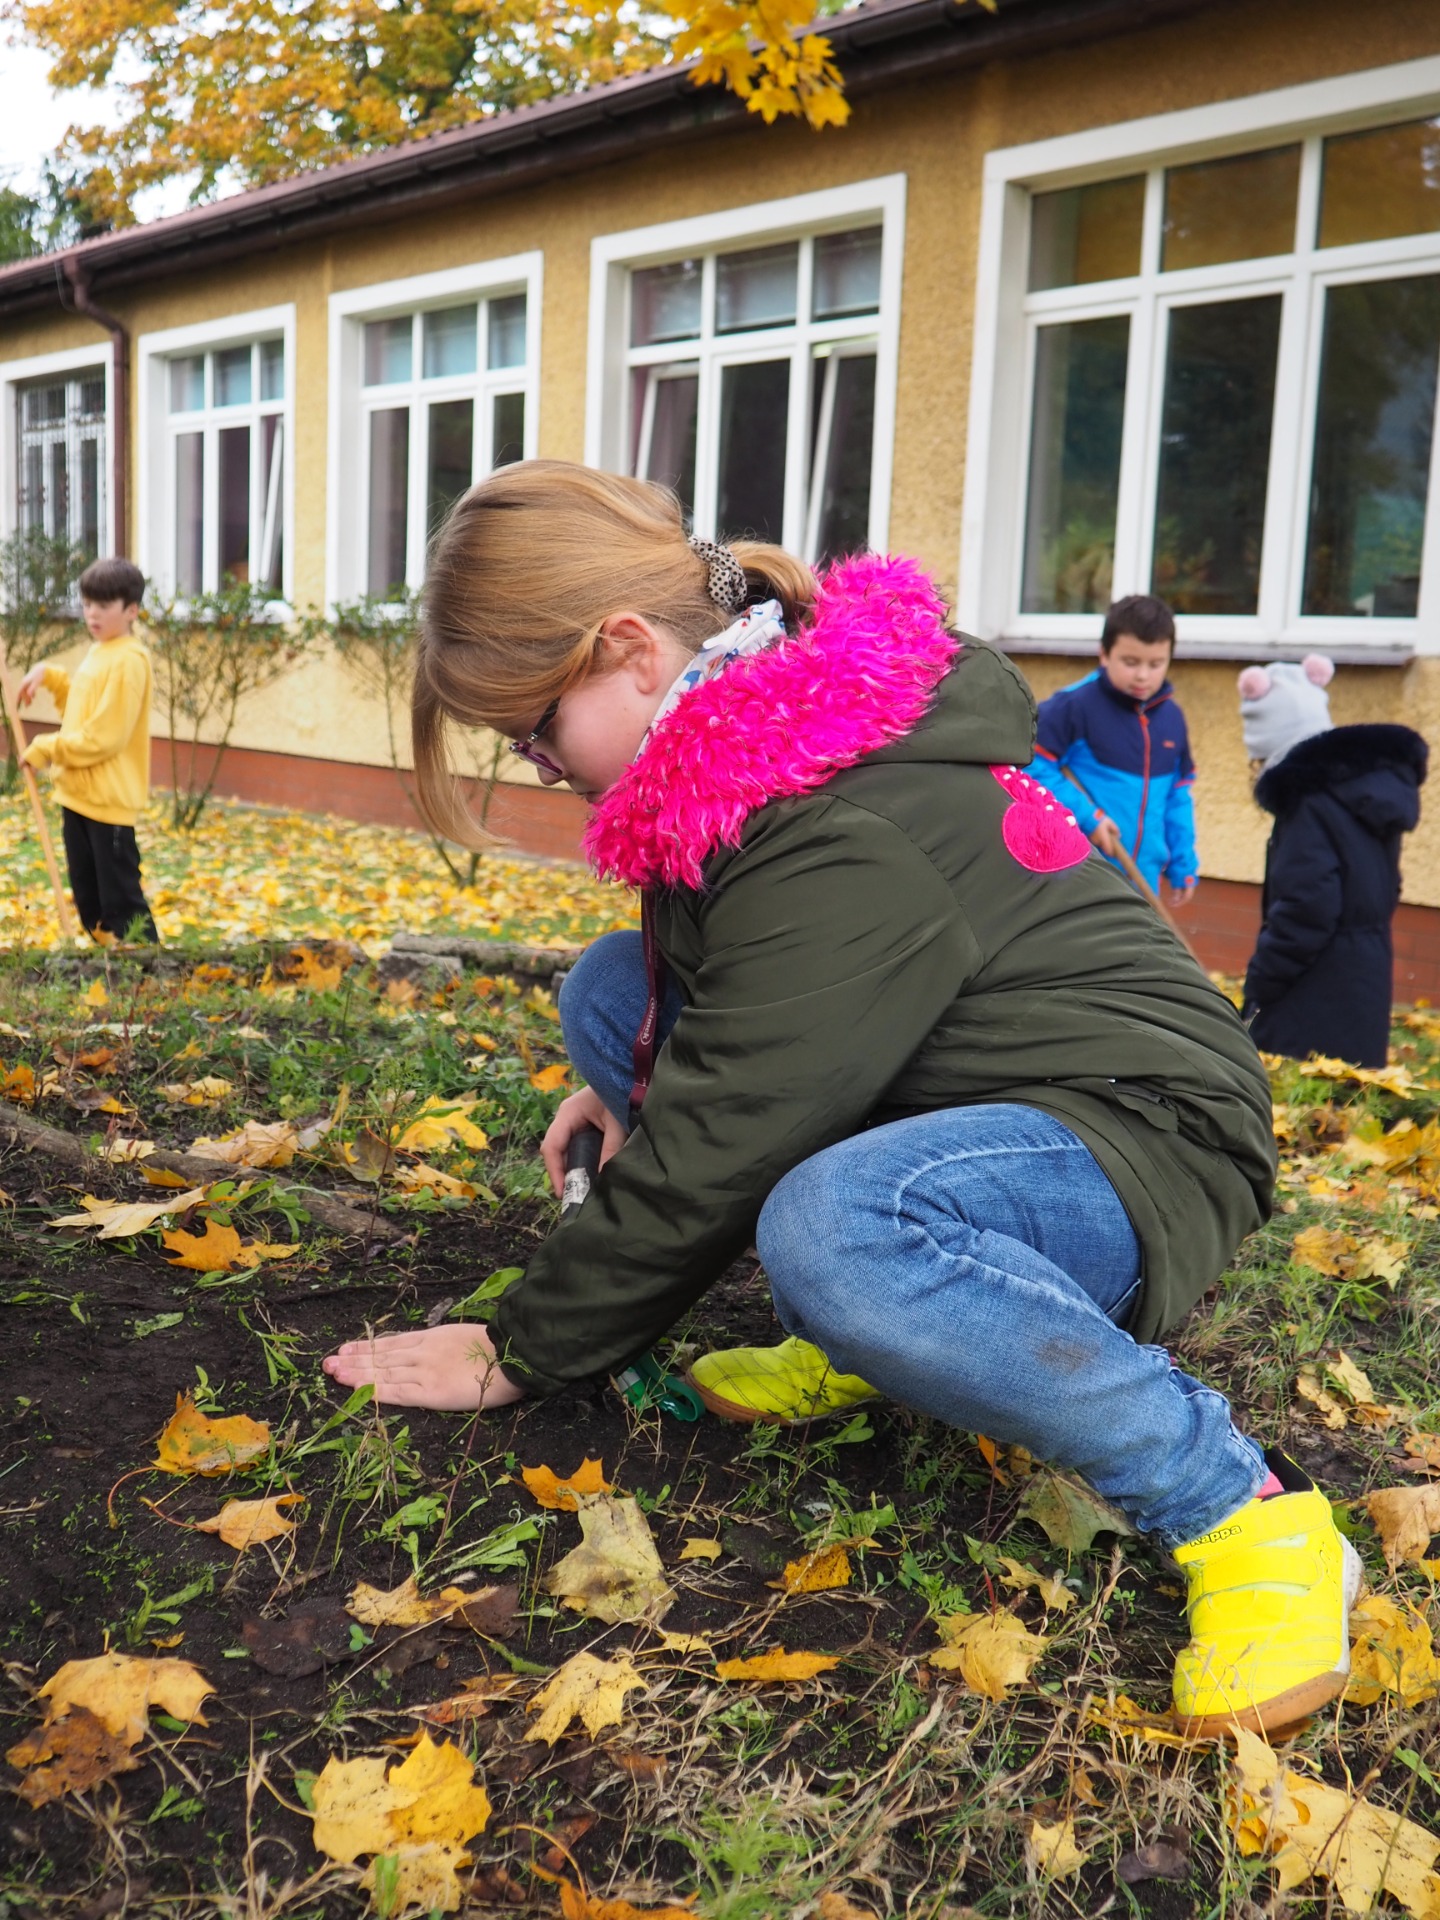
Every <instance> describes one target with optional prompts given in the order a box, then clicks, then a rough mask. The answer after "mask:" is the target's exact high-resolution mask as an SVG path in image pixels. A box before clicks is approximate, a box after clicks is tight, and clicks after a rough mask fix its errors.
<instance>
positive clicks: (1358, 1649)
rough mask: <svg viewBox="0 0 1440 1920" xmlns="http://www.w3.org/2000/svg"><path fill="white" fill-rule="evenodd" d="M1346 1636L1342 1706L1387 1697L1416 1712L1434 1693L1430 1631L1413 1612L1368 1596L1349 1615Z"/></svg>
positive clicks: (1437, 1675)
mask: <svg viewBox="0 0 1440 1920" xmlns="http://www.w3.org/2000/svg"><path fill="white" fill-rule="evenodd" d="M1350 1633H1351V1636H1352V1638H1353V1641H1354V1645H1353V1647H1352V1648H1351V1654H1350V1682H1349V1685H1348V1686H1347V1687H1346V1689H1345V1698H1346V1699H1347V1700H1348V1701H1351V1702H1353V1704H1354V1705H1356V1706H1360V1707H1369V1706H1373V1705H1374V1703H1375V1702H1376V1701H1377V1700H1378V1699H1379V1698H1380V1696H1381V1694H1382V1693H1389V1694H1393V1695H1394V1696H1395V1697H1396V1699H1398V1700H1399V1701H1400V1702H1401V1704H1402V1705H1403V1706H1405V1707H1418V1706H1419V1705H1420V1704H1421V1702H1422V1701H1425V1700H1433V1699H1434V1698H1435V1696H1436V1694H1437V1693H1440V1661H1437V1660H1436V1658H1435V1646H1434V1642H1433V1640H1432V1638H1431V1634H1430V1627H1429V1624H1428V1622H1427V1621H1426V1619H1425V1617H1424V1615H1423V1614H1421V1613H1418V1612H1417V1611H1416V1610H1415V1608H1414V1607H1401V1606H1398V1605H1397V1604H1396V1603H1395V1601H1393V1600H1391V1599H1389V1598H1387V1596H1386V1595H1385V1594H1383V1593H1368V1594H1366V1595H1365V1597H1364V1599H1363V1600H1361V1601H1360V1602H1359V1603H1358V1605H1357V1606H1356V1607H1355V1608H1354V1609H1353V1611H1352V1612H1351V1615H1350Z"/></svg>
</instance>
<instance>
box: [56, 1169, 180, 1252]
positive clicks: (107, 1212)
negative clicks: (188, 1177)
mask: <svg viewBox="0 0 1440 1920" xmlns="http://www.w3.org/2000/svg"><path fill="white" fill-rule="evenodd" d="M146 1171H147V1172H148V1171H149V1169H148V1168H147V1169H146ZM184 1184H185V1183H184V1181H183V1180H182V1181H181V1182H180V1185H181V1186H182V1187H183V1186H184ZM204 1198H205V1189H204V1188H203V1187H190V1188H189V1189H188V1190H187V1191H186V1192H184V1193H181V1194H179V1195H177V1196H175V1197H174V1198H172V1199H169V1200H97V1199H96V1198H95V1196H94V1194H93V1193H87V1194H86V1195H85V1196H84V1198H83V1199H82V1200H81V1202H80V1204H81V1206H82V1207H83V1208H84V1209H85V1211H84V1212H83V1213H67V1214H65V1215H64V1216H63V1217H62V1218H61V1219H59V1220H51V1221H48V1222H47V1225H49V1226H52V1227H98V1228H99V1232H98V1233H97V1234H96V1236H95V1237H96V1239H97V1240H124V1239H128V1238H129V1236H130V1235H131V1234H135V1233H145V1232H146V1231H147V1230H148V1229H149V1228H151V1227H153V1226H154V1224H155V1222H156V1221H157V1220H163V1219H164V1217H165V1215H166V1214H167V1213H184V1212H185V1210H186V1208H187V1207H194V1206H198V1205H199V1204H200V1202H201V1201H202V1200H203V1199H204Z"/></svg>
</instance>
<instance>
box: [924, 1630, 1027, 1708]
mask: <svg viewBox="0 0 1440 1920" xmlns="http://www.w3.org/2000/svg"><path fill="white" fill-rule="evenodd" d="M935 1624H936V1626H937V1628H938V1629H939V1631H940V1637H941V1639H942V1640H944V1642H945V1645H944V1647H943V1648H941V1649H940V1650H939V1651H937V1652H935V1653H930V1654H927V1655H926V1656H925V1657H926V1659H927V1660H928V1661H929V1662H930V1665H931V1666H932V1667H940V1668H942V1669H944V1670H945V1671H947V1672H948V1671H954V1672H958V1673H959V1675H960V1678H961V1679H962V1680H963V1681H964V1682H965V1684H966V1686H967V1687H969V1689H970V1691H971V1692H972V1693H978V1694H981V1695H983V1696H984V1698H985V1699H987V1700H1003V1699H1004V1698H1005V1696H1006V1692H1007V1689H1009V1688H1010V1687H1013V1686H1018V1685H1019V1684H1020V1683H1021V1682H1022V1681H1025V1680H1028V1679H1029V1678H1030V1673H1031V1670H1032V1669H1033V1668H1034V1667H1035V1666H1036V1665H1037V1664H1038V1663H1039V1661H1040V1660H1041V1658H1042V1657H1043V1655H1044V1653H1045V1649H1046V1648H1047V1647H1048V1646H1049V1644H1050V1643H1049V1641H1048V1640H1046V1639H1045V1638H1044V1637H1043V1635H1041V1634H1038V1633H1031V1632H1030V1630H1029V1628H1028V1627H1026V1626H1025V1625H1023V1623H1022V1622H1021V1621H1019V1620H1017V1619H1016V1618H1015V1615H1014V1614H1013V1613H1009V1612H1007V1611H1006V1610H1005V1609H1003V1608H1002V1609H1001V1610H1000V1611H999V1612H998V1613H952V1614H947V1615H946V1616H945V1617H944V1618H943V1619H940V1620H937V1621H936V1622H935Z"/></svg>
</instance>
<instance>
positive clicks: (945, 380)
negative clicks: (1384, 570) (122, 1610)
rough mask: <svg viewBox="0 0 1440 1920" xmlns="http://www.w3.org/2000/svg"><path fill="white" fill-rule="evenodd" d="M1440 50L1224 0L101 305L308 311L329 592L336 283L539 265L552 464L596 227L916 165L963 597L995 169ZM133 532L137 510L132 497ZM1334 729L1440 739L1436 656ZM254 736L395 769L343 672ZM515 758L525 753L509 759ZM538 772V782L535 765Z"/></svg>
mask: <svg viewBox="0 0 1440 1920" xmlns="http://www.w3.org/2000/svg"><path fill="white" fill-rule="evenodd" d="M1437 47H1440V31H1437V7H1436V0H1371V4H1369V5H1366V6H1363V7H1362V6H1357V5H1356V4H1355V0H1225V3H1224V4H1219V5H1210V6H1207V7H1205V8H1203V9H1201V10H1200V11H1199V12H1198V13H1197V14H1196V15H1194V16H1193V17H1191V18H1188V19H1184V20H1180V21H1176V22H1173V23H1169V24H1166V25H1162V26H1158V27H1152V28H1148V29H1144V30H1139V31H1134V32H1131V33H1129V34H1126V35H1123V36H1120V37H1116V38H1110V39H1106V40H1103V41H1101V42H1098V43H1095V44H1093V45H1090V46H1083V47H1078V48H1073V49H1067V50H1061V51H1056V52H1051V53H1047V54H1042V55H1036V56H1030V57H1024V58H1018V57H1017V58H1010V59H1006V60H1003V61H997V62H994V63H992V64H991V65H988V66H985V67H981V68H979V69H976V70H974V71H972V72H968V73H963V74H959V75H956V76H953V77H950V78H946V79H941V80H938V81H936V82H934V83H931V84H929V85H922V84H917V83H914V82H912V83H909V84H907V85H906V86H905V88H904V89H903V94H902V93H900V92H895V93H887V94H882V95H880V96H877V97H874V98H871V99H867V100H861V101H860V102H858V103H857V105H856V109H855V113H854V117H853V120H852V122H851V124H850V126H849V127H848V128H846V129H845V130H844V131H843V132H842V133H839V134H833V133H831V134H825V135H820V136H817V135H815V134H812V133H810V132H809V131H808V130H807V129H804V128H802V127H796V126H779V127H776V128H773V129H768V130H767V129H765V128H763V127H761V126H760V125H758V124H750V123H747V124H746V125H745V126H743V127H742V128H739V129H737V130H734V131H731V132H727V133H722V134H716V135H711V136H708V137H707V138H705V139H704V140H702V141H695V142H692V143H689V144H685V143H681V144H677V145H676V146H674V147H673V149H671V150H669V151H667V152H666V153H665V155H664V164H663V165H657V164H656V156H655V155H653V154H645V155H642V156H639V157H637V158H635V159H633V160H630V161H627V162H625V163H623V164H619V165H614V166H609V167H604V168H597V169H594V170H593V171H592V172H591V173H589V174H588V175H581V176H577V177H574V178H567V179H561V180H557V181H552V182H548V183H546V184H544V185H541V186H538V187H534V188H531V189H527V190H524V191H521V192H515V193H512V194H509V195H497V196H494V197H491V198H488V199H485V200H477V201H476V203H474V204H473V205H472V206H470V207H468V208H463V209H460V210H458V211H457V210H456V209H454V208H450V209H446V210H443V211H437V212H436V213H434V214H431V215H426V214H423V213H417V212H413V211H412V212H409V213H407V214H406V215H405V217H404V218H403V220H400V221H393V222H390V223H376V224H373V225H366V224H364V223H361V222H356V223H355V225H354V227H353V229H352V230H349V231H347V232H345V233H344V234H343V235H341V236H339V237H337V238H335V239H333V240H331V241H329V242H325V243H316V244H305V245H292V246H289V247H284V248H279V249H275V250H267V251H262V252H258V253H257V254H256V256H255V257H254V258H253V259H250V260H247V261H245V262H243V263H240V264H237V265H234V266H231V267H222V268H217V269H213V270H208V271H206V272H205V273H204V274H203V275H197V276H196V277H195V278H194V279H193V280H192V279H188V278H185V277H182V276H176V277H172V278H170V279H166V280H157V281H156V282H155V283H153V284H152V285H150V286H147V287H146V288H144V289H143V290H141V291H139V292H134V291H130V292H126V291H123V290H117V291H116V292H114V293H113V294H108V293H103V289H102V293H103V297H104V298H105V299H106V300H107V303H108V304H109V305H111V306H112V307H113V309H114V310H115V311H116V313H117V314H119V316H120V317H121V318H122V319H123V320H124V321H125V322H126V324H127V325H128V326H129V327H130V328H131V331H132V334H133V335H139V334H141V333H145V332H150V331H154V330H157V329H162V328H168V327H174V326H181V325H185V324H188V323H192V322H196V321H205V320H212V319H215V318H218V317H223V316H224V315H226V314H227V313H233V312H239V311H243V310H247V309H253V308H261V307H266V306H270V305H275V304H280V303H284V302H290V301H293V302H294V303H295V307H296V320H297V332H296V353H295V359H296V366H295V373H294V377H295V383H296V393H297V401H296V415H295V448H294V452H295V460H296V487H295V502H296V505H295V595H296V599H297V600H298V601H299V602H300V603H301V604H302V605H313V604H317V603H318V602H319V601H320V600H321V598H322V596H323V592H324V554H325V511H326V500H325V495H326V459H327V419H326V407H327V381H326V355H327V346H328V308H327V302H328V299H329V296H330V295H331V294H332V293H336V292H341V291H344V290H347V289H351V288H358V287H363V286H365V285H367V284H370V283H372V282H376V281H382V280H390V279H395V278H399V277H401V276H405V275H410V274H418V273H426V272H430V271H434V270H436V269H440V268H444V267H450V266H454V265H456V264H458V263H460V262H462V261H469V260H484V259H494V258H500V257H502V256H505V255H508V254H513V253H520V252H524V251H527V250H529V249H532V248H535V247H539V248H542V249H543V252H544V263H545V264H544V297H543V314H542V328H541V340H542V367H541V386H540V408H539V420H538V435H539V450H540V452H541V453H542V454H545V455H552V456H557V457H562V458H570V459H578V458H579V457H580V456H581V454H582V451H583V442H584V413H585V371H586V351H587V339H586V331H587V322H588V312H589V292H590V241H591V238H592V236H594V235H595V234H597V233H604V232H609V231H613V230H615V229H618V228H624V227H631V226H638V225H646V224H649V223H651V222H656V221H661V220H671V219H681V218H686V217H689V216H692V215H696V214H703V213H707V212H714V211H718V210H722V209H725V208H729V207H734V206H739V205H745V204H747V203H751V202H755V201H762V200H771V199H775V198H778V197H780V196H782V195H787V194H794V193H802V192H807V191H811V190H814V189H817V188H822V187H830V186H835V185H839V184H841V183H844V182H847V181H852V180H864V179H869V178H872V177H875V176H877V175H881V174H889V173H896V172H903V173H904V174H905V175H906V176H907V181H908V187H907V209H906V249H905V269H904V288H903V300H902V313H901V337H900V361H899V383H898V391H897V414H896V438H895V464H894V481H893V490H892V503H891V520H890V537H891V544H892V546H893V547H895V548H896V549H898V550H903V551H908V552H912V553H915V554H918V555H919V556H920V557H921V558H922V559H923V560H924V561H925V562H926V564H927V565H929V566H930V567H931V568H932V569H933V570H934V571H935V573H936V574H937V576H938V577H939V579H940V580H941V581H942V583H943V584H944V585H945V586H946V588H947V589H948V590H950V591H953V590H954V587H955V585H956V580H955V570H956V566H957V556H958V550H959V538H960V511H961V498H962V493H963V488H964V480H965V439H966V428H967V415H968V407H967V399H968V382H969V371H970V363H971V351H972V334H973V287H974V267H975V254H976V246H977V239H978V229H979V199H980V185H981V177H982V169H983V162H984V156H985V154H986V152H987V151H989V150H990V149H991V148H993V147H995V146H1000V145H1005V146H1010V145H1015V144H1017V143H1020V142H1025V141H1032V140H1039V139H1046V138H1050V137H1053V136H1055V135H1059V134H1064V133H1069V132H1075V131H1078V130H1082V129H1085V128H1088V127H1092V126H1096V125H1104V124H1109V123H1112V122H1115V121H1119V120H1125V119H1131V118H1135V117H1138V116H1141V115H1148V114H1152V113H1159V112H1165V111H1170V110H1174V109H1178V108H1183V107H1188V106H1196V105H1202V104H1205V103H1208V102H1212V101H1215V100H1219V99H1225V98H1233V97H1236V96H1240V95H1244V94H1247V93H1251V92H1254V91H1257V90H1259V89H1262V88H1263V89H1270V88H1275V87H1282V86H1287V85H1292V84H1297V83H1301V82H1304V81H1309V80H1315V79H1318V78H1322V77H1325V76H1327V75H1331V74H1340V73H1345V72H1349V71H1353V70H1357V69H1360V68H1365V67H1371V66H1376V65H1382V64H1386V63H1388V62H1392V61H1397V60H1404V59H1410V58H1415V57H1418V56H1421V55H1426V54H1431V53H1434V52H1435V51H1436V50H1437ZM91 340H95V341H97V357H98V353H99V352H100V351H102V350H103V345H104V342H103V338H102V337H101V336H99V335H98V334H97V332H96V330H95V329H93V328H90V327H88V326H87V325H86V324H85V323H84V322H82V321H79V320H77V319H75V318H74V317H67V316H56V317H55V318H53V319H48V320H44V321H41V322H38V323H36V322H26V323H23V324H11V325H9V326H7V325H5V323H4V322H3V320H0V360H8V359H11V358H18V357H23V356H25V355H28V354H32V353H39V352H45V351H51V350H53V349H57V348H62V347H68V346H72V345H77V344H80V343H82V342H88V341H91ZM132 525H133V500H132ZM1024 665H1025V667H1026V670H1027V672H1029V673H1030V674H1031V677H1032V679H1033V681H1034V683H1035V685H1036V687H1037V690H1038V691H1040V692H1041V693H1044V692H1047V691H1049V690H1051V688H1053V687H1054V686H1056V685H1062V684H1064V683H1065V682H1066V681H1068V680H1070V679H1072V678H1074V677H1076V675H1077V673H1078V672H1079V671H1082V670H1083V668H1082V665H1081V663H1079V662H1076V661H1075V660H1073V659H1057V658H1053V657H1051V658H1036V657H1033V656H1032V657H1028V658H1027V659H1026V660H1025V662H1024ZM1177 677H1178V680H1179V684H1180V691H1181V695H1182V698H1183V699H1184V701H1185V704H1186V707H1187V711H1188V713H1189V716H1190V721H1191V729H1192V735H1193V738H1194V740H1195V746H1196V755H1197V759H1198V760H1199V762H1200V764H1201V768H1202V784H1201V787H1200V792H1199V805H1200V816H1201V845H1202V854H1203V858H1204V862H1205V868H1206V871H1207V872H1209V873H1212V874H1214V875H1217V876H1223V877H1227V878H1235V879H1255V878H1258V876H1259V873H1260V870H1261V851H1262V848H1263V841H1264V824H1263V821H1262V819H1261V817H1260V816H1259V815H1258V813H1257V812H1256V811H1255V809H1254V807H1253V805H1252V804H1251V802H1250V800H1249V797H1248V783H1247V781H1246V779H1245V768H1244V764H1243V759H1242V757H1241V754H1240V746H1239V728H1238V723H1237V718H1236V707H1235V696H1234V669H1233V668H1232V667H1229V666H1220V665H1214V664H1207V663H1201V662H1193V663H1184V662H1182V663H1181V666H1180V668H1179V670H1178V675H1177ZM1333 706H1334V711H1335V714H1336V718H1337V719H1338V720H1347V719H1355V718H1362V717H1364V718H1389V719H1403V720H1405V721H1406V722H1408V723H1409V724H1411V725H1415V726H1418V727H1420V728H1421V729H1422V730H1424V731H1427V732H1428V733H1429V735H1430V737H1431V738H1432V739H1434V740H1436V741H1440V658H1436V659H1431V660H1428V661H1425V662H1421V663H1417V664H1416V665H1414V666H1412V667H1410V668H1409V669H1406V670H1405V671H1403V672H1402V671H1400V670H1392V669H1383V668H1347V669H1342V670H1341V673H1340V676H1339V679H1338V681H1337V685H1336V688H1335V693H1334V700H1333ZM236 739H237V743H238V744H240V745H244V746H250V747H256V748H262V749H266V750H269V751H272V752H277V751H278V752H290V753H298V754H307V755H315V756H320V757H329V758H337V759H347V760H357V761H369V762H382V763H383V762H384V760H385V759H386V747H385V742H384V728H383V724H382V722H381V719H380V716H379V715H378V714H377V713H376V712H375V711H374V709H373V706H372V705H371V704H370V703H368V702H367V701H366V700H365V699H364V698H363V697H362V696H361V695H360V694H359V693H358V691H357V690H356V688H355V687H354V685H353V683H351V682H350V681H349V679H348V678H347V676H346V675H345V674H344V672H343V670H342V669H341V668H340V666H339V664H338V663H337V662H334V661H331V660H321V661H318V662H315V663H313V664H311V665H308V666H306V667H305V668H303V669H301V670H300V671H297V672H296V673H295V674H293V675H292V676H291V678H290V679H289V680H288V681H287V682H286V683H285V684H284V686H283V687H282V688H278V689H275V690H272V691H271V692H270V693H268V694H266V695H264V696H262V697H261V698H260V699H259V700H257V701H255V702H253V703H252V704H251V707H250V708H249V709H248V710H247V711H246V712H245V713H244V715H243V716H242V720H241V725H240V729H239V731H238V732H237V735H236ZM512 764H513V763H512ZM516 771H517V772H518V773H521V774H522V777H523V770H521V769H518V768H517V769H516ZM1434 813H1435V816H1436V818H1435V824H1434V825H1432V826H1430V827H1428V828H1426V829H1425V830H1424V831H1423V832H1422V834H1421V835H1417V836H1416V839H1415V841H1414V842H1413V843H1412V848H1411V851H1410V854H1409V858H1408V861H1407V892H1408V894H1409V897H1411V898H1413V899H1416V900H1420V901H1425V902H1429V903H1435V904H1440V807H1437V808H1435V809H1434Z"/></svg>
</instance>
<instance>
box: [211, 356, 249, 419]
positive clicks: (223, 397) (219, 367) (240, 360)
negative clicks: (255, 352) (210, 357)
mask: <svg viewBox="0 0 1440 1920" xmlns="http://www.w3.org/2000/svg"><path fill="white" fill-rule="evenodd" d="M215 404H216V406H217V407H247V406H249V404H250V349H249V347H227V348H226V349H225V351H224V352H223V353H217V354H216V356H215Z"/></svg>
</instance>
